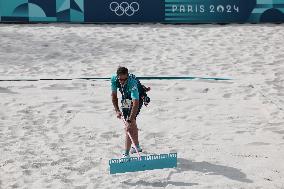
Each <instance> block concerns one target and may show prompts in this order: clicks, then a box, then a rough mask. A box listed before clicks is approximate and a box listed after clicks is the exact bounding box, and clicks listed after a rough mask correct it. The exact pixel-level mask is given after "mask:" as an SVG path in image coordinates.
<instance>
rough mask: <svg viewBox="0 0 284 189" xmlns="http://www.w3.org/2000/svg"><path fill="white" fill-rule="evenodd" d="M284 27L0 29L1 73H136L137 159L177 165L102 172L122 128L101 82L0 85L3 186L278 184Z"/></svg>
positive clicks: (117, 152)
mask: <svg viewBox="0 0 284 189" xmlns="http://www.w3.org/2000/svg"><path fill="white" fill-rule="evenodd" d="M283 36H284V25H225V26H220V25H64V24H56V25H54V24H50V25H41V24H37V25H0V37H1V38H0V79H2V80H8V79H40V78H41V79H44V78H49V79H52V78H78V77H110V75H111V74H113V73H114V72H115V70H116V68H117V66H118V65H123V66H127V67H128V68H129V69H130V71H131V72H133V73H134V74H136V75H137V76H198V77H223V78H231V79H232V80H230V81H212V80H200V79H199V80H142V83H143V84H145V85H147V86H150V87H151V88H152V90H151V91H150V92H149V96H150V97H151V100H152V101H151V103H150V105H149V106H148V107H143V109H142V110H141V114H140V115H139V117H138V120H137V122H138V127H139V129H140V143H141V145H142V147H143V149H144V154H152V153H156V154H159V153H169V152H177V153H178V167H177V168H176V169H164V170H153V171H145V172H137V173H126V174H118V175H110V174H109V166H108V161H109V160H110V159H111V158H115V157H120V156H121V153H122V151H123V145H124V134H123V124H122V121H121V120H118V119H116V117H115V115H114V112H113V107H112V104H111V99H110V82H109V81H105V80H96V81H92V80H78V79H74V80H70V81H21V82H15V81H2V82H0V99H1V101H0V188H1V189H6V188H28V189H30V188H34V189H39V188H52V189H53V188H58V189H63V188H64V189H65V188H66V189H67V188H68V189H69V188H76V189H85V188H86V189H93V188H94V189H96V188H111V189H113V188H192V189H195V188H217V189H230V188H234V189H240V188H244V189H262V188H263V189H276V188H278V189H283V188H284V163H283V158H284V37H283Z"/></svg>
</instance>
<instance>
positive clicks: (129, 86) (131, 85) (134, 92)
mask: <svg viewBox="0 0 284 189" xmlns="http://www.w3.org/2000/svg"><path fill="white" fill-rule="evenodd" d="M117 85H119V83H118V82H117V76H116V75H113V76H112V77H111V91H112V92H117V89H118V86H117ZM125 93H128V94H130V96H131V99H135V100H139V92H138V85H137V81H136V79H135V76H134V75H132V74H128V79H127V83H126V91H125Z"/></svg>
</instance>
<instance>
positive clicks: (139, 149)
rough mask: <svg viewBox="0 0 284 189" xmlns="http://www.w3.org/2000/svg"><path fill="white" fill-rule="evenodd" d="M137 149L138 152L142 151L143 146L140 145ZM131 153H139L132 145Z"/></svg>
mask: <svg viewBox="0 0 284 189" xmlns="http://www.w3.org/2000/svg"><path fill="white" fill-rule="evenodd" d="M137 150H138V152H142V148H141V147H140V146H139V147H138V148H137ZM130 153H131V154H134V153H137V152H136V150H135V148H134V147H131V149H130Z"/></svg>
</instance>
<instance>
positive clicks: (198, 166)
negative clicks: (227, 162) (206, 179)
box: [122, 158, 253, 187]
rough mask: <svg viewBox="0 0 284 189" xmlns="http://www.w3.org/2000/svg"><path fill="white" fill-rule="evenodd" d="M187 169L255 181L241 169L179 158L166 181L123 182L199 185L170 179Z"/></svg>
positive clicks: (247, 181)
mask: <svg viewBox="0 0 284 189" xmlns="http://www.w3.org/2000/svg"><path fill="white" fill-rule="evenodd" d="M186 171H196V172H201V173H205V174H207V175H221V176H224V177H227V178H228V179H231V180H235V181H239V182H245V183H252V182H253V181H252V180H250V179H248V178H247V176H246V174H244V173H243V172H241V171H240V170H239V169H236V168H233V167H228V166H223V165H216V164H212V163H208V162H204V161H203V162H194V161H191V160H187V159H183V158H178V167H177V168H176V169H175V170H174V171H171V172H170V174H169V175H168V177H167V179H166V181H156V182H147V181H144V180H139V181H137V182H129V181H124V182H122V183H123V184H125V185H129V186H137V185H142V186H148V187H149V186H151V187H166V186H167V185H173V186H179V187H182V186H194V185H198V183H186V182H174V181H170V180H171V176H172V175H173V174H177V173H182V172H186Z"/></svg>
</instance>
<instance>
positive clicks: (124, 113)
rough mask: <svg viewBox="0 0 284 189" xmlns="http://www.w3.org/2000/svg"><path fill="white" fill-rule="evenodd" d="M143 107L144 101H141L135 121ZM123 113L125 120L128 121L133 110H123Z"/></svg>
mask: <svg viewBox="0 0 284 189" xmlns="http://www.w3.org/2000/svg"><path fill="white" fill-rule="evenodd" d="M142 106H143V99H140V100H139V107H138V111H137V114H136V116H135V119H136V117H137V116H138V114H139V113H140V110H141V108H142ZM122 113H123V117H124V119H127V118H128V117H129V116H130V113H131V108H122Z"/></svg>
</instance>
